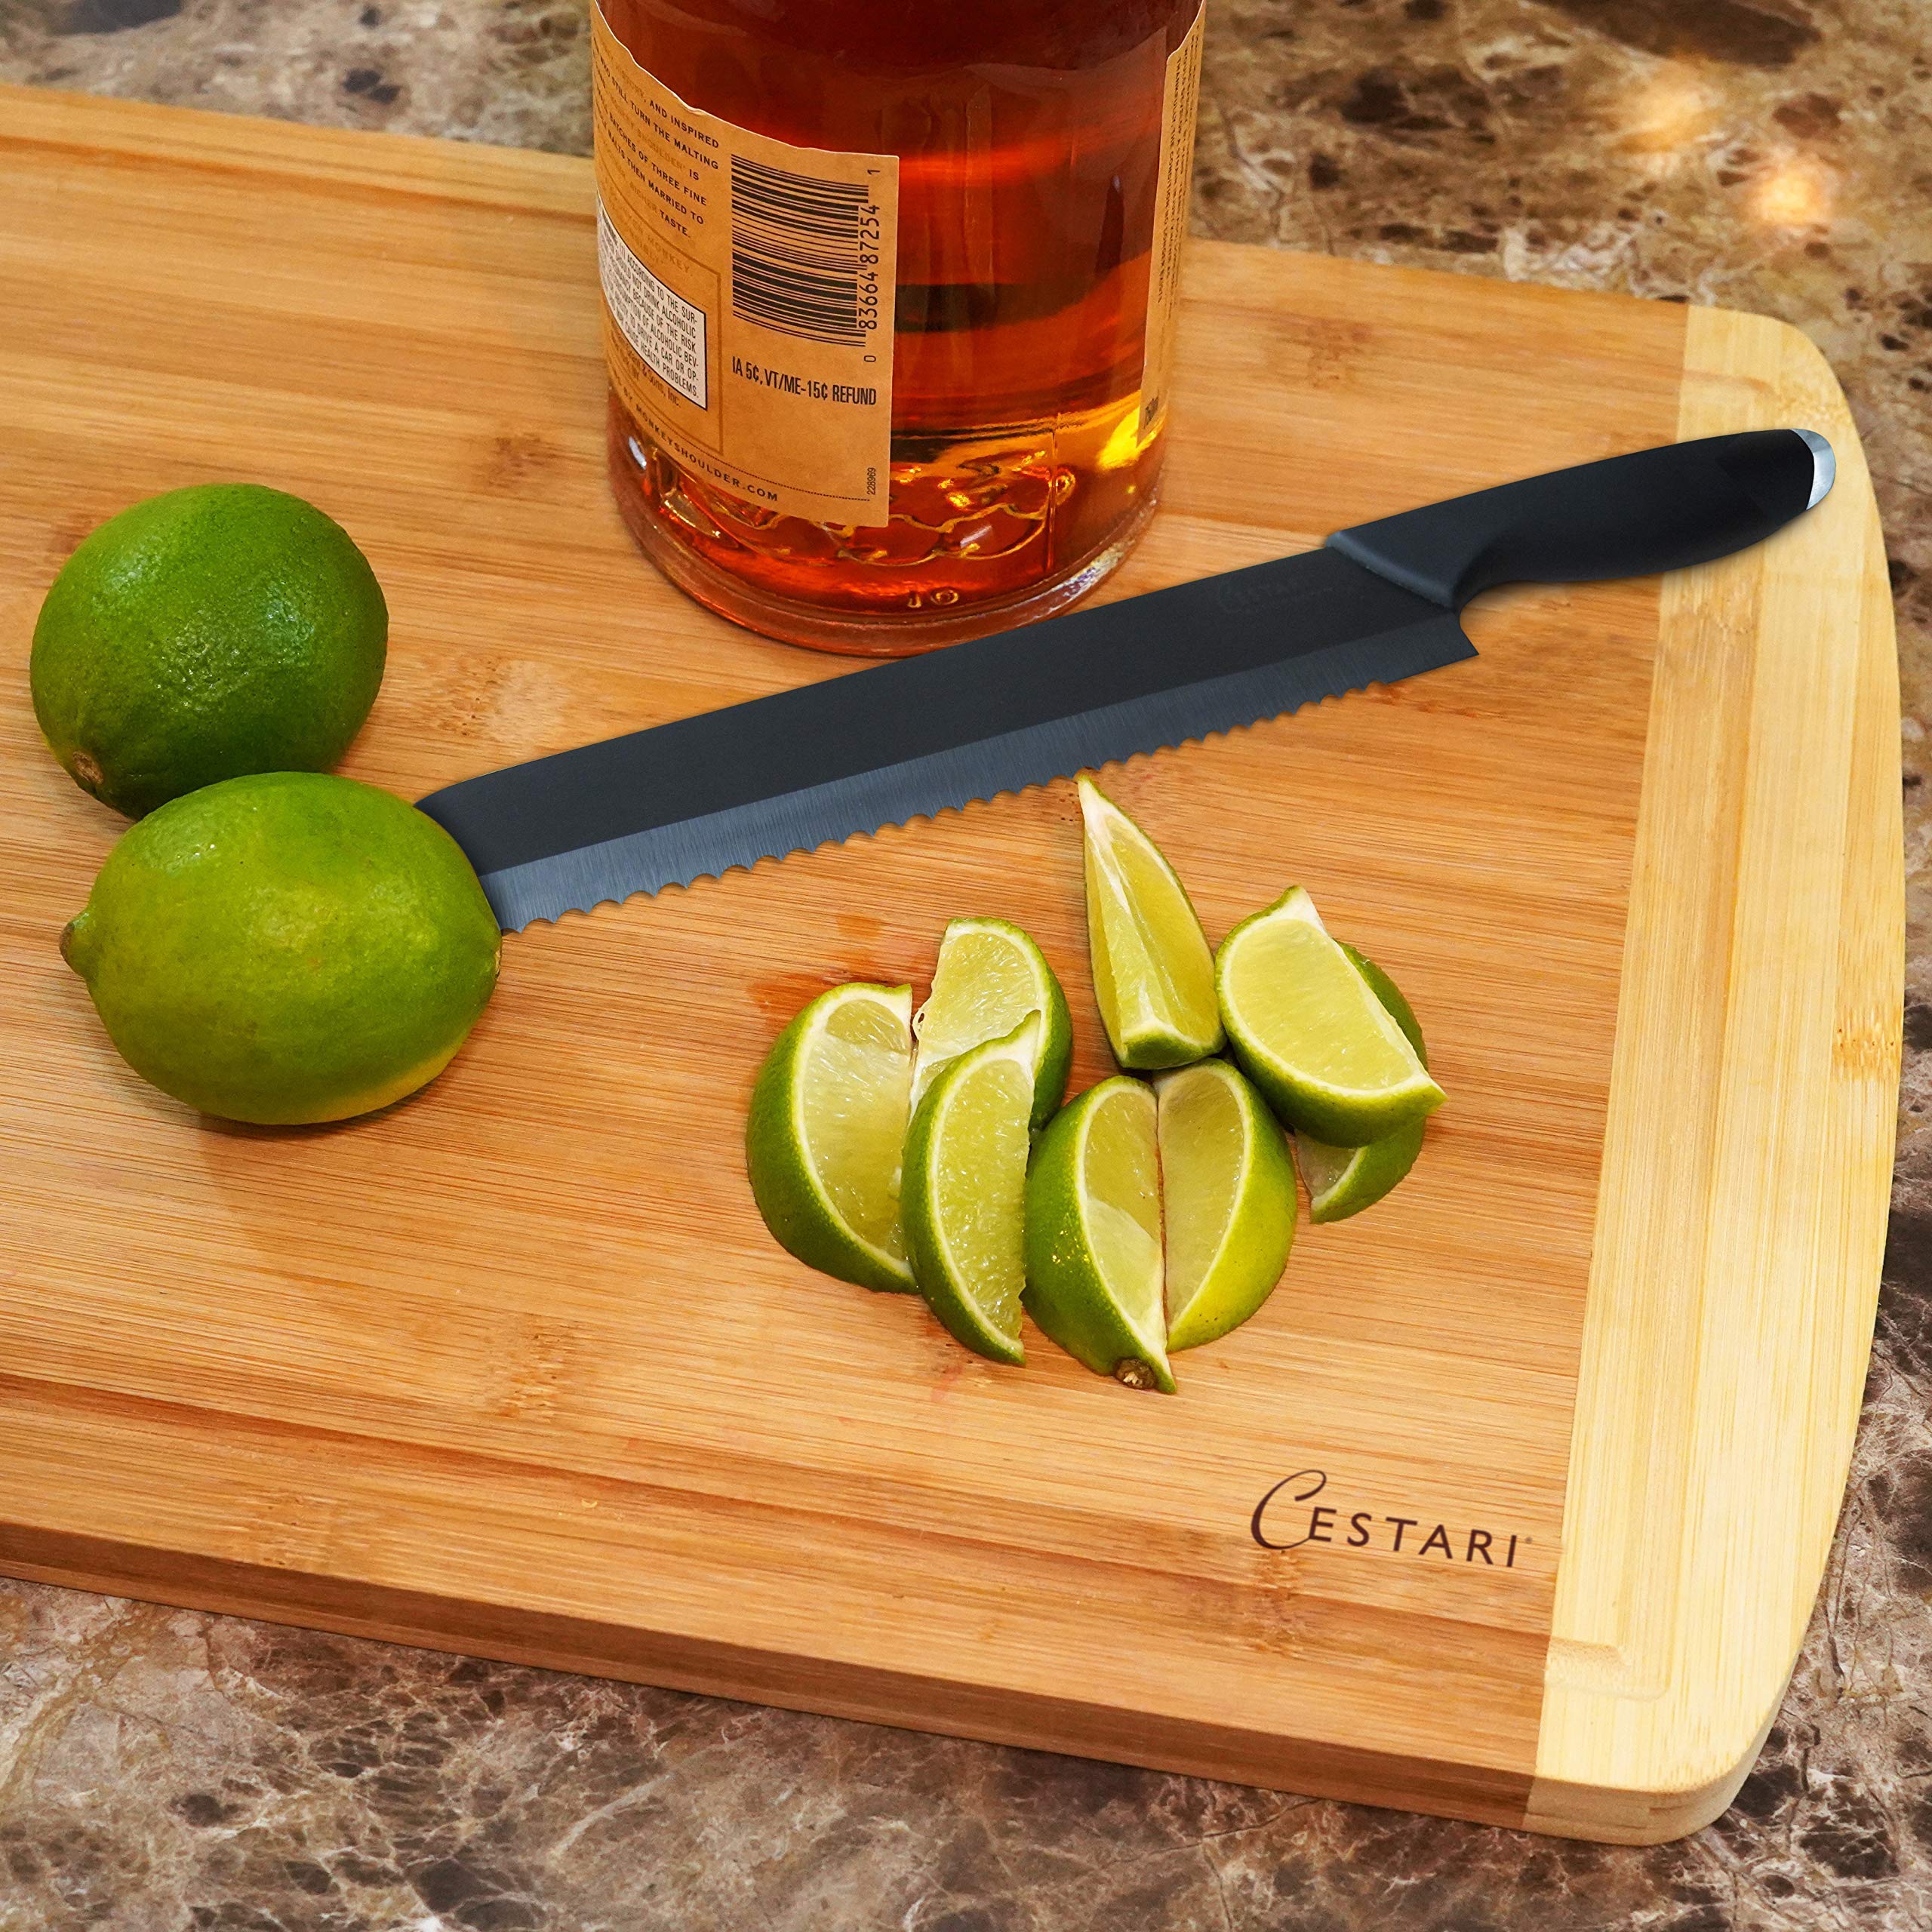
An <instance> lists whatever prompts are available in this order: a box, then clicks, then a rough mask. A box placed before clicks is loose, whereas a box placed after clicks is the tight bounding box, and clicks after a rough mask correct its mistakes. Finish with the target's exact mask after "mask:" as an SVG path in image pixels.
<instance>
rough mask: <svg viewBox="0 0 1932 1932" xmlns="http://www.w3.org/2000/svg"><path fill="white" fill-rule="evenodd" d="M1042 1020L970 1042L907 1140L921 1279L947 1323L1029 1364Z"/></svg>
mask: <svg viewBox="0 0 1932 1932" xmlns="http://www.w3.org/2000/svg"><path fill="white" fill-rule="evenodd" d="M1040 1035H1041V1020H1040V1016H1039V1015H1038V1014H1037V1013H1029V1014H1027V1016H1026V1018H1025V1019H1024V1020H1022V1021H1021V1022H1020V1024H1019V1025H1018V1026H1017V1027H1015V1028H1014V1030H1013V1031H1012V1032H1011V1033H1009V1034H1008V1035H1006V1036H1005V1037H1004V1038H1003V1039H998V1040H988V1041H985V1042H983V1044H980V1045H979V1046H977V1047H973V1048H969V1049H968V1051H966V1052H964V1053H963V1054H959V1055H958V1057H956V1058H955V1059H954V1060H952V1061H951V1062H950V1063H949V1064H948V1065H947V1066H946V1068H945V1069H944V1070H943V1072H941V1073H940V1075H939V1077H938V1078H937V1079H936V1080H935V1081H934V1082H933V1084H932V1085H931V1088H930V1089H929V1090H928V1092H927V1094H926V1095H925V1097H924V1099H923V1100H921V1102H920V1103H919V1106H918V1110H917V1111H916V1112H915V1113H914V1115H913V1116H912V1127H911V1128H910V1130H909V1131H908V1133H907V1134H906V1180H905V1189H904V1207H905V1220H906V1246H907V1247H908V1249H909V1251H910V1253H911V1255H912V1275H913V1278H914V1279H915V1281H917V1282H918V1284H919V1291H920V1293H921V1294H923V1295H924V1297H925V1298H926V1300H927V1303H928V1305H929V1306H931V1309H932V1311H933V1312H934V1314H935V1315H937V1316H938V1317H939V1318H940V1321H942V1322H943V1323H944V1324H945V1325H946V1328H947V1330H948V1331H949V1333H950V1334H952V1336H953V1337H954V1338H955V1340H958V1341H961V1342H963V1343H964V1344H965V1345H966V1346H967V1347H968V1348H969V1349H973V1350H974V1352H976V1353H977V1354H980V1355H986V1356H989V1357H990V1358H992V1360H993V1361H1004V1362H1022V1361H1025V1360H1026V1350H1025V1349H1024V1348H1023V1347H1022V1346H1021V1345H1020V1291H1021V1290H1022V1289H1023V1287H1025V1285H1026V1254H1025V1247H1024V1241H1023V1235H1022V1228H1023V1223H1024V1218H1025V1212H1026V1156H1027V1152H1028V1146H1029V1140H1028V1134H1027V1129H1028V1127H1029V1123H1030V1121H1031V1120H1032V1112H1033V1095H1034V1082H1035V1079H1036V1078H1037V1077H1038V1067H1039V1057H1040Z"/></svg>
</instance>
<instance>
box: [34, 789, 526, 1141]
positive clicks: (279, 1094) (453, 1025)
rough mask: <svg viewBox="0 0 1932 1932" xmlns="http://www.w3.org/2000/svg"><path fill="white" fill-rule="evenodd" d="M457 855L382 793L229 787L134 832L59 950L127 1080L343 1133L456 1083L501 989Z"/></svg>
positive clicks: (111, 858)
mask: <svg viewBox="0 0 1932 1932" xmlns="http://www.w3.org/2000/svg"><path fill="white" fill-rule="evenodd" d="M500 945H501V938H500V934H499V933H498V931H497V921H496V918H495V915H494V914H493V913H492V912H491V910H490V903H489V901H488V900H487V899H485V897H484V896H483V888H481V886H480V885H479V884H478V883H477V880H476V875H475V872H472V871H471V869H470V867H469V860H467V859H466V858H465V857H463V853H462V851H461V849H460V848H459V847H458V846H457V843H456V841H455V840H454V839H453V838H451V837H450V835H449V834H448V832H445V831H444V830H443V829H442V827H441V826H439V825H437V824H436V823H434V821H433V820H429V819H427V818H425V817H423V814H421V813H420V812H419V811H417V810H416V808H414V806H413V805H410V804H405V802H404V801H402V800H401V798H397V797H395V795H393V794H392V793H390V792H381V791H378V790H377V789H376V788H375V787H374V786H371V785H360V784H358V783H355V781H354V780H351V779H347V778H331V777H326V776H325V775H323V774H320V773H316V772H306V771H282V772H271V773H267V774H257V775H254V776H251V777H245V778H231V779H229V780H226V782H225V783H222V784H220V785H211V786H206V787H205V789H202V790H201V791H198V792H190V793H189V795H188V796H187V797H186V798H177V799H175V800H174V801H173V802H172V803H171V804H165V805H163V806H162V808H160V810H159V811H155V812H154V813H152V814H150V815H149V817H146V818H144V819H143V820H142V821H141V822H140V824H138V825H137V826H131V827H130V828H129V829H128V831H126V832H124V833H123V834H122V838H121V841H120V843H119V844H117V845H116V846H115V848H114V850H113V851H112V852H110V853H109V854H108V857H107V863H106V864H105V865H104V866H102V867H101V869H100V876H99V877H98V878H97V879H96V880H95V881H94V891H93V892H92V893H91V894H90V895H89V897H88V903H87V906H86V909H85V910H84V911H83V912H82V913H81V914H80V915H79V916H78V918H75V920H74V921H72V924H70V925H69V927H68V928H67V930H66V932H65V933H64V934H62V936H61V940H60V949H61V952H63V954H64V955H66V960H67V963H68V964H69V965H70V966H72V968H73V969H74V971H75V972H77V973H78V974H80V976H81V977H82V979H84V980H86V982H87V983H88V992H90V993H91V994H92V995H94V1006H95V1008H96V1010H97V1011H98V1012H99V1013H100V1017H101V1019H102V1020H103V1022H104V1023H105V1024H106V1028H107V1031H108V1034H109V1037H110V1038H112V1041H113V1042H114V1044H115V1046H116V1047H118V1048H119V1049H120V1051H121V1053H122V1057H124V1058H125V1060H127V1062H128V1065H129V1066H131V1067H133V1069H134V1071H135V1072H137V1073H138V1074H140V1075H141V1077H142V1078H143V1079H145V1080H149V1081H152V1082H153V1083H154V1084H155V1086H157V1087H158V1088H161V1089H162V1091H164V1092H165V1093H168V1094H173V1095H174V1097H175V1098H176V1099H177V1100H185V1101H186V1102H187V1103H188V1104H189V1106H192V1107H198V1108H199V1109H201V1110H202V1112H204V1113H210V1114H219V1115H223V1116H224V1117H225V1118H228V1119H230V1120H244V1121H263V1122H266V1123H269V1124H280V1125H288V1124H294V1123H297V1122H300V1121H325V1120H344V1119H346V1118H348V1117H349V1115H352V1114H361V1113H367V1112H370V1111H371V1109H374V1108H377V1107H381V1106H387V1105H388V1104H389V1102H391V1101H392V1100H400V1099H401V1097H403V1095H404V1094H408V1093H413V1092H414V1091H415V1090H416V1088H418V1087H420V1086H422V1085H423V1084H424V1083H425V1082H426V1081H430V1080H433V1079H434V1078H435V1076H436V1075H438V1073H440V1072H441V1071H442V1070H443V1069H444V1067H445V1066H447V1065H448V1063H449V1061H450V1059H451V1056H452V1055H454V1053H455V1052H456V1050H457V1048H458V1047H460V1046H461V1045H462V1044H463V1039H464V1037H465V1035H467V1034H468V1032H469V1029H470V1028H471V1027H472V1026H473V1025H474V1024H475V1021H476V1017H477V1016H478V1014H480V1013H481V1011H483V1008H484V1007H485V1004H488V1000H489V998H490V994H491V989H492V988H493V987H494V986H495V984H496V980H497V958H498V954H499V952H500Z"/></svg>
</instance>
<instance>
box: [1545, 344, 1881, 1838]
mask: <svg viewBox="0 0 1932 1932" xmlns="http://www.w3.org/2000/svg"><path fill="white" fill-rule="evenodd" d="M1686 319H1687V325H1688V326H1687V331H1686V336H1685V343H1684V387H1683V392H1682V398H1681V414H1680V418H1679V423H1678V433H1679V434H1680V435H1682V436H1685V437H1691V436H1704V435H1715V434H1718V433H1721V432H1725V431H1729V430H1737V429H1757V428H1770V427H1775V426H1780V425H1783V424H1792V423H1795V424H1798V425H1801V426H1805V427H1809V428H1813V429H1819V430H1820V431H1822V432H1824V433H1825V434H1826V435H1828V436H1829V438H1830V439H1831V441H1832V446H1833V448H1834V449H1835V451H1836V453H1837V457H1838V480H1837V483H1836V485H1835V488H1834V490H1833V491H1832V495H1831V496H1830V497H1829V499H1827V500H1826V502H1825V503H1823V504H1822V505H1820V507H1819V508H1818V509H1817V510H1815V511H1814V512H1812V513H1811V514H1810V515H1809V516H1807V518H1805V519H1804V521H1801V523H1799V524H1798V525H1795V526H1794V527H1793V528H1791V529H1789V530H1788V531H1785V532H1784V533H1783V534H1781V535H1780V536H1779V537H1777V538H1776V539H1774V540H1773V541H1772V542H1770V543H1767V544H1764V545H1761V546H1759V547H1758V549H1755V550H1752V551H1748V552H1745V553H1744V554H1743V555H1740V556H1738V557H1734V558H1730V559H1728V560H1727V561H1725V562H1724V563H1721V564H1718V565H1713V566H1711V567H1709V568H1707V569H1706V570H1703V571H1687V572H1682V573H1680V574H1677V575H1675V576H1673V577H1669V578H1667V579H1666V580H1665V584H1664V590H1663V609H1662V614H1661V619H1660V625H1659V645H1658V655H1657V668H1656V672H1655V680H1654V687H1653V691H1652V697H1651V724H1650V736H1649V744H1648V748H1647V754H1646V758H1645V763H1644V786H1643V794H1642V800H1641V806H1640V809H1639V814H1638V829H1637V847H1636V852H1635V858H1634V861H1633V865H1632V885H1631V895H1630V907H1629V919H1628V923H1627V926H1626V934H1625V940H1624V958H1623V983H1622V987H1621V990H1620V997H1619V1005H1618V1016H1617V1044H1616V1048H1615V1053H1614V1059H1613V1061H1612V1068H1611V1106H1610V1110H1609V1125H1608V1128H1607V1132H1606V1135H1605V1141H1604V1158H1603V1168H1602V1180H1601V1185H1600V1188H1599V1191H1598V1215H1597V1233H1596V1240H1595V1247H1594V1250H1593V1252H1592V1267H1591V1274H1590V1287H1589V1300H1588V1302H1587V1304H1586V1310H1585V1315H1584V1330H1583V1356H1582V1364H1581V1369H1580V1376H1579V1380H1578V1385H1577V1407H1576V1420H1575V1423H1574V1430H1573V1434H1572V1438H1571V1462H1570V1469H1569V1474H1568V1481H1567V1489H1566V1492H1565V1500H1564V1533H1563V1554H1562V1558H1561V1564H1560V1565H1559V1567H1558V1574H1557V1587H1556V1604H1555V1617H1554V1620H1553V1624H1552V1632H1551V1638H1550V1647H1549V1661H1548V1664H1547V1666H1546V1672H1545V1680H1544V1681H1545V1700H1544V1706H1543V1716H1542V1720H1541V1724H1540V1731H1539V1735H1538V1743H1537V1777H1536V1782H1535V1783H1534V1786H1533V1788H1532V1790H1531V1794H1530V1798H1529V1801H1528V1804H1527V1810H1526V1813H1525V1817H1524V1823H1526V1824H1527V1825H1528V1826H1531V1828H1532V1829H1536V1830H1539V1831H1544V1832H1554V1833H1557V1834H1559V1835H1567V1836H1576V1837H1583V1838H1597V1839H1607V1840H1611V1841H1620V1842H1625V1843H1632V1844H1650V1843H1658V1842H1662V1841H1664V1840H1666V1839H1669V1838H1677V1837H1681V1836H1682V1835H1684V1833H1685V1832H1690V1831H1694V1830H1695V1829H1697V1828H1698V1827H1700V1826H1702V1825H1704V1824H1706V1823H1709V1821H1710V1820H1712V1819H1713V1818H1715V1817H1717V1816H1718V1814H1719V1813H1721V1811H1723V1810H1724V1809H1725V1808H1726V1807H1727V1806H1728V1805H1729V1804H1730V1801H1731V1800H1732V1798H1734V1797H1735V1796H1736V1795H1737V1789H1738V1787H1739V1786H1740V1784H1742V1783H1743V1780H1744V1779H1745V1777H1746V1774H1748V1773H1749V1770H1750V1768H1751V1766H1752V1763H1753V1762H1754V1761H1755V1758H1756V1757H1757V1755H1758V1751H1759V1749H1760V1748H1761V1746H1762V1744H1763V1741H1764V1735H1765V1734H1766V1732H1767V1730H1768V1729H1769V1728H1770V1724H1771V1721H1772V1720H1773V1718H1774V1716H1775V1715H1776V1713H1777V1706H1778V1705H1779V1703H1780V1700H1782V1697H1783V1692H1784V1687H1785V1685H1786V1682H1787V1681H1788V1680H1789V1677H1790V1675H1791V1672H1792V1666H1793V1665H1794V1663H1795V1660H1796V1658H1797V1656H1798V1649H1799V1646H1800V1644H1801V1643H1802V1641H1803V1639H1804V1631H1805V1628H1806V1626H1807V1623H1808V1622H1809V1620H1810V1614H1811V1608H1812V1605H1813V1604H1814V1601H1815V1600H1816V1598H1817V1594H1818V1589H1819V1586H1820V1580H1821V1579H1822V1577H1823V1574H1824V1566H1825V1561H1826V1556H1827V1555H1828V1553H1829V1549H1830V1547H1831V1542H1832V1532H1833V1530H1834V1527H1835V1524H1836V1522H1837V1518H1838V1508H1839V1504H1840V1502H1841V1498H1842V1497H1843V1495H1844V1484H1845V1478H1846V1474H1847V1470H1848V1469H1849V1466H1850V1457H1851V1449H1852V1440H1853V1437H1854V1433H1855V1432H1856V1430H1857V1423H1858V1414H1859V1406H1860V1395H1861V1392H1862V1391H1863V1386H1864V1380H1865V1371H1866V1359H1867V1357H1868V1356H1869V1353H1870V1349H1871V1338H1872V1324H1873V1322H1874V1321H1875V1316H1876V1312H1877V1304H1878V1276H1879V1269H1880V1266H1881V1260H1882V1257H1883V1254H1884V1239H1885V1223H1886V1217H1887V1212H1888V1210H1889V1207H1890V1192H1891V1170H1892V1158H1893V1138H1894V1117H1895V1109H1896V1106H1897V1092H1898V1078H1899V1061H1900V1051H1901V1028H1902V1023H1903V997H1904V995H1903V968H1904V944H1905V930H1904V919H1905V909H1904V871H1903V837H1904V833H1903V817H1902V804H1901V799H1902V795H1901V791H1900V785H1899V780H1898V746H1897V731H1898V717H1899V712H1898V668H1897V648H1896V643H1895V639H1894V624H1893V614H1892V603H1891V597H1890V589H1889V586H1888V583H1887V575H1886V566H1885V557H1884V542H1883V539H1882V537H1881V532H1880V529H1879V525H1878V509H1877V505H1876V503H1875V500H1874V497H1873V494H1872V485H1871V479H1870V478H1869V475H1868V474H1867V472H1866V465H1865V458H1864V453H1863V448H1862V446H1861V445H1860V440H1859V435H1858V431H1857V426H1856V425H1855V424H1854V422H1853V421H1852V418H1851V414H1850V410H1849V408H1847V405H1846V403H1845V399H1844V395H1843V392H1841V389H1839V387H1838V382H1837V380H1836V379H1835V377H1833V375H1832V372H1831V370H1830V368H1829V365H1827V364H1826V361H1825V358H1824V357H1823V355H1822V354H1821V353H1820V352H1819V350H1818V349H1817V347H1816V346H1814V344H1813V343H1811V342H1810V340H1809V339H1808V338H1807V337H1805V336H1804V335H1803V334H1801V333H1800V332H1799V331H1798V330H1797V329H1795V328H1792V327H1790V326H1789V325H1786V324H1783V323H1780V322H1777V321H1772V320H1770V319H1769V318H1766V317H1764V316H1761V315H1746V314H1743V313H1740V312H1737V311H1735V310H1729V309H1692V310H1691V311H1690V312H1689V314H1688V315H1687V318H1686ZM1740 612H1741V613H1744V614H1746V625H1743V626H1741V625H1740V623H1739V614H1740ZM1845 612H1850V613H1852V614H1853V617H1852V621H1851V623H1850V625H1849V626H1847V623H1845V622H1844V620H1843V616H1842V614H1844V613H1845ZM1847 633H1849V634H1847ZM1691 987H1700V988H1703V989H1706V992H1707V994H1708V997H1706V998H1702V999H1690V998H1686V997H1685V996H1684V994H1685V989H1687V988H1691ZM1639 1362H1641V1363H1642V1364H1644V1381H1643V1383H1642V1385H1641V1390H1640V1388H1639V1384H1638V1381H1637V1380H1636V1379H1635V1377H1633V1375H1632V1368H1633V1366H1634V1365H1635V1364H1638V1363H1639ZM1767 1472H1768V1477H1769V1479H1767ZM1740 1575H1742V1576H1746V1577H1751V1578H1752V1579H1753V1580H1755V1587H1754V1588H1750V1589H1739V1588H1737V1587H1735V1586H1731V1587H1726V1580H1727V1578H1734V1577H1738V1576H1740ZM1720 1605H1721V1606H1722V1607H1723V1614H1721V1615H1720V1614H1718V1613H1717V1611H1716V1610H1715V1608H1714V1606H1720Z"/></svg>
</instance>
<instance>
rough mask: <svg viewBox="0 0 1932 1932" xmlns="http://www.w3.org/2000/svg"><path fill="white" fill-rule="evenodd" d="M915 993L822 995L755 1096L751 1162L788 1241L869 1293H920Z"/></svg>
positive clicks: (849, 990) (851, 989)
mask: <svg viewBox="0 0 1932 1932" xmlns="http://www.w3.org/2000/svg"><path fill="white" fill-rule="evenodd" d="M911 1088H912V988H911V987H910V986H866V985H863V984H857V983H855V984H853V985H851V986H834V987H833V988H832V990H831V991H830V992H826V993H821V994H820V995H819V996H818V998H817V999H815V1000H814V1001H812V1003H811V1005H809V1006H808V1007H807V1008H805V1010H804V1011H803V1012H802V1013H801V1014H799V1015H798V1017H797V1018H796V1019H795V1020H793V1021H792V1023H791V1025H790V1026H788V1027H786V1029H785V1030H784V1032H782V1033H781V1034H780V1035H779V1036H778V1040H777V1044H776V1045H774V1047H773V1048H772V1049H771V1052H770V1053H769V1054H767V1055H766V1056H765V1062H764V1066H763V1067H762V1068H761V1069H759V1072H758V1084H756V1086H755V1087H754V1088H752V1107H751V1115H750V1118H749V1120H748V1121H746V1126H745V1163H746V1168H748V1169H749V1172H750V1175H751V1183H752V1198H754V1199H755V1201H757V1202H758V1212H759V1213H760V1214H762V1215H763V1216H764V1224H765V1226H767V1227H768V1228H769V1229H771V1232H772V1233H773V1235H774V1236H775V1237H776V1238H777V1241H778V1244H779V1245H780V1247H783V1248H784V1249H786V1251H787V1252H789V1253H790V1254H795V1255H796V1256H797V1257H798V1259H799V1260H801V1261H802V1262H804V1263H805V1264H806V1265H807V1266H808V1267H812V1268H817V1269H820V1270H822V1271H823V1272H824V1273H826V1274H827V1275H837V1276H838V1278H839V1279H840V1280H841V1281H857V1283H858V1284H860V1286H861V1287H867V1288H899V1289H909V1288H910V1287H912V1269H911V1268H910V1267H909V1266H908V1265H907V1262H906V1241H905V1237H904V1235H903V1234H902V1232H900V1224H899V1160H900V1149H901V1148H902V1147H903V1145H904V1143H905V1139H906V1111H907V1107H906V1099H907V1095H908V1094H909V1092H910V1091H911Z"/></svg>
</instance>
